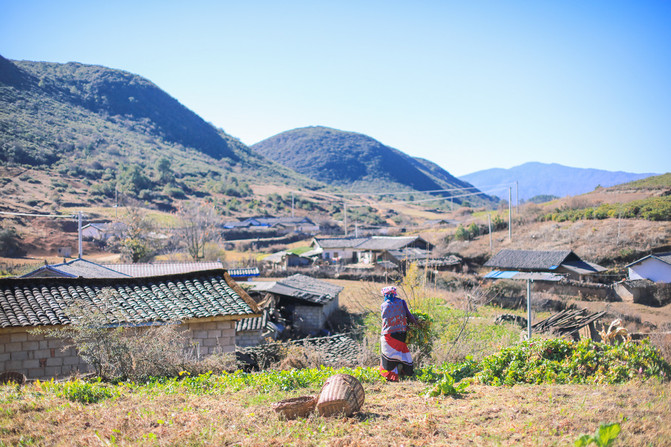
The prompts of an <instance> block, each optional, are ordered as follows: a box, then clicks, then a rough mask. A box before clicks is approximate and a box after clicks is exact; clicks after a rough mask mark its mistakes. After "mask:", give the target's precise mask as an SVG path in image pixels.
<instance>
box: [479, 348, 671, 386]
mask: <svg viewBox="0 0 671 447" xmlns="http://www.w3.org/2000/svg"><path fill="white" fill-rule="evenodd" d="M670 374H671V365H669V363H668V362H667V361H666V360H664V358H662V356H661V354H660V352H659V350H658V349H657V348H656V347H654V346H652V345H651V344H650V343H649V342H648V341H647V340H644V341H642V342H640V343H635V342H627V343H622V344H618V345H607V344H604V343H598V342H593V341H591V340H581V341H580V342H573V341H568V340H564V339H552V340H545V341H536V340H533V341H530V342H529V341H527V342H523V343H520V344H519V345H516V346H512V347H509V348H504V349H502V350H501V351H500V352H499V353H497V354H493V355H490V356H488V357H485V358H484V359H483V360H482V362H480V364H479V365H478V372H477V373H476V374H475V375H474V378H475V381H476V382H479V383H481V384H484V385H515V384H523V383H530V384H534V383H535V384H541V383H558V384H569V383H571V384H603V383H608V384H615V383H624V382H628V381H630V380H633V379H641V380H645V379H649V378H652V377H657V378H660V379H662V380H668V378H669V375H670Z"/></svg>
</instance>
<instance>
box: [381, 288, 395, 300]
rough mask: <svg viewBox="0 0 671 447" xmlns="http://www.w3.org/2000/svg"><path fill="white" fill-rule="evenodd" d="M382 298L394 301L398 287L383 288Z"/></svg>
mask: <svg viewBox="0 0 671 447" xmlns="http://www.w3.org/2000/svg"><path fill="white" fill-rule="evenodd" d="M382 296H384V299H385V300H393V299H394V298H396V296H397V295H396V287H395V286H387V287H383V288H382Z"/></svg>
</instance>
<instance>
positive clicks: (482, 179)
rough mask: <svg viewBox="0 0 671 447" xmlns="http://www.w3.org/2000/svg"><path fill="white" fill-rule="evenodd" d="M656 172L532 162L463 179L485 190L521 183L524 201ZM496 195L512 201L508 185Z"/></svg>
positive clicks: (646, 175)
mask: <svg viewBox="0 0 671 447" xmlns="http://www.w3.org/2000/svg"><path fill="white" fill-rule="evenodd" d="M652 175H655V174H653V173H644V174H635V173H631V172H623V171H617V172H614V171H605V170H602V169H583V168H572V167H569V166H563V165H560V164H557V163H538V162H529V163H524V164H522V165H520V166H515V167H512V168H510V169H502V168H492V169H485V170H482V171H477V172H473V173H471V174H467V175H462V176H461V177H459V178H460V179H461V180H463V181H466V182H469V183H472V184H473V185H474V186H475V187H477V188H479V189H481V190H487V188H491V187H494V186H497V185H506V186H508V185H514V184H515V182H518V185H519V194H520V197H519V198H520V200H529V199H531V198H533V197H536V196H557V197H566V196H576V195H579V194H584V193H586V192H589V191H593V190H594V189H595V188H596V187H598V186H601V187H608V186H613V185H617V184H621V183H626V182H630V181H633V180H638V179H643V178H645V177H649V176H652ZM493 194H495V195H497V196H498V197H499V198H501V199H505V200H508V190H507V188H505V189H499V190H497V191H495V192H493ZM513 194H515V193H514V192H513Z"/></svg>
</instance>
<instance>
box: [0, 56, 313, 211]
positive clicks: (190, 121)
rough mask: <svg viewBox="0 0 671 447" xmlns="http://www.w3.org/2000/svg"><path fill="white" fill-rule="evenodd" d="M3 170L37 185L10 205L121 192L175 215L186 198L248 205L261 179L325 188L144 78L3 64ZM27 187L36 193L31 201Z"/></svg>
mask: <svg viewBox="0 0 671 447" xmlns="http://www.w3.org/2000/svg"><path fill="white" fill-rule="evenodd" d="M0 169H2V172H0V174H2V177H3V178H2V179H1V180H0V181H2V182H3V183H4V184H8V183H10V182H13V183H17V182H25V181H27V182H28V185H23V184H22V185H19V186H16V185H15V186H16V188H18V190H19V191H18V192H17V194H14V195H13V196H12V197H11V198H10V197H7V195H8V194H10V195H11V193H10V192H9V191H8V189H12V188H11V187H10V188H4V189H3V193H4V194H5V197H6V198H8V199H14V200H16V201H18V202H21V199H22V198H23V199H24V202H23V203H24V204H25V203H27V202H28V201H31V200H32V201H33V202H35V201H37V202H39V203H40V204H43V205H53V206H54V207H58V206H59V205H60V204H61V203H63V202H69V201H73V202H75V203H81V204H86V203H88V204H95V203H105V202H109V201H110V200H112V199H114V197H115V188H116V189H118V190H119V191H120V192H121V193H122V196H123V197H132V198H134V199H139V200H142V201H143V202H145V203H147V204H156V205H158V206H163V207H165V208H168V209H169V208H171V207H172V203H173V201H174V200H178V199H184V198H194V197H197V198H207V197H208V196H211V197H213V200H214V197H222V198H224V197H226V196H228V197H234V198H237V199H238V200H240V198H241V197H245V196H251V195H252V194H253V193H252V191H251V189H250V184H251V183H252V182H257V181H258V180H259V179H263V181H264V182H270V183H277V184H284V183H288V184H292V185H294V186H296V187H307V188H313V189H314V188H317V189H318V188H320V186H319V184H318V183H317V182H314V181H310V180H308V179H306V178H302V177H301V176H300V175H296V174H295V173H294V172H292V171H290V170H288V169H286V168H283V167H281V166H279V165H276V164H274V163H272V162H270V161H268V160H265V159H263V158H262V157H259V156H258V155H256V154H255V153H253V152H252V151H250V150H249V149H248V148H247V147H246V146H245V145H244V144H242V143H241V142H239V141H238V140H236V139H234V138H232V137H230V136H229V135H227V134H226V133H225V132H224V131H222V130H221V129H217V128H215V127H213V126H212V125H211V124H209V123H206V122H205V121H204V120H203V119H202V118H200V117H199V116H198V115H196V114H195V113H193V112H192V111H190V110H188V109H187V108H186V107H184V106H183V105H181V104H180V103H179V102H178V101H177V100H176V99H174V98H172V97H170V96H169V95H168V94H167V93H165V92H164V91H162V90H161V89H159V88H158V87H157V86H155V85H154V84H152V83H151V82H149V81H148V80H146V79H143V78H141V77H139V76H136V75H133V74H130V73H126V72H123V71H119V70H113V69H109V68H105V67H99V66H90V65H83V64H78V63H68V64H54V63H46V62H27V61H8V60H7V59H4V58H1V57H0ZM43 174H44V175H45V176H46V184H45V181H44V180H43V179H41V178H40V177H41V175H43ZM21 176H23V179H22V178H21ZM40 184H45V185H44V186H45V187H44V188H40V187H39V185H40ZM30 185H32V186H30ZM26 187H28V189H33V190H35V191H34V192H35V194H33V195H32V196H31V195H27V194H22V193H21V191H20V189H21V188H24V189H25V188H26ZM32 206H35V203H33V205H32Z"/></svg>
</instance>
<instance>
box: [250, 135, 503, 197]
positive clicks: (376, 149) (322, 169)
mask: <svg viewBox="0 0 671 447" xmlns="http://www.w3.org/2000/svg"><path fill="white" fill-rule="evenodd" d="M251 148H252V149H253V150H254V151H256V152H258V153H259V154H261V155H263V156H264V157H267V158H269V159H271V160H273V161H275V162H277V163H279V164H281V165H283V166H286V167H288V168H291V169H293V170H295V171H297V172H299V173H301V174H303V175H305V176H307V177H309V178H311V179H313V180H319V181H322V182H324V183H327V184H329V185H336V186H341V187H344V188H348V189H350V190H352V191H359V192H370V193H376V192H377V193H380V192H386V191H394V190H402V191H412V190H415V191H434V190H444V189H451V190H452V191H450V192H445V193H444V194H442V195H444V196H446V197H449V196H455V199H454V200H455V202H456V203H465V202H467V201H469V202H475V203H478V204H489V205H491V204H493V203H495V199H493V198H492V197H489V196H486V195H484V194H479V195H477V196H470V197H468V198H464V197H462V195H463V193H464V191H463V189H466V190H467V191H468V192H477V191H476V189H475V188H473V185H471V184H470V183H468V182H465V181H462V180H459V179H457V178H456V177H454V176H452V175H451V174H450V173H449V172H447V171H446V170H444V169H443V168H441V167H440V166H438V165H436V164H435V163H432V162H430V161H428V160H424V159H421V158H414V157H411V156H409V155H407V154H405V153H403V152H401V151H399V150H398V149H394V148H392V147H389V146H385V145H384V144H382V143H380V142H379V141H377V140H375V139H373V138H371V137H369V136H367V135H362V134H359V133H355V132H346V131H343V130H338V129H331V128H328V127H322V126H314V127H304V128H300V129H293V130H289V131H286V132H282V133H280V134H278V135H275V136H272V137H270V138H267V139H265V140H263V141H261V142H259V143H256V144H254V145H252V147H251ZM457 190H460V191H457Z"/></svg>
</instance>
